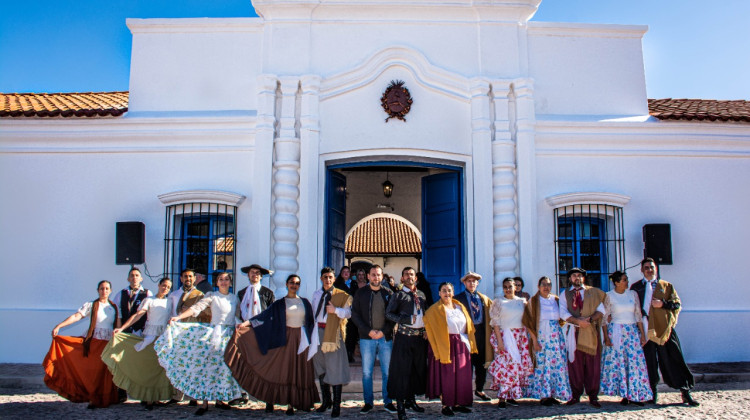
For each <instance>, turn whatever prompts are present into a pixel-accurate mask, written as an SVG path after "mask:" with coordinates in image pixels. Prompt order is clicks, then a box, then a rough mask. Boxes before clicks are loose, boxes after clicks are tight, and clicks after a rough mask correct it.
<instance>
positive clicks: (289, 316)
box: [284, 298, 305, 328]
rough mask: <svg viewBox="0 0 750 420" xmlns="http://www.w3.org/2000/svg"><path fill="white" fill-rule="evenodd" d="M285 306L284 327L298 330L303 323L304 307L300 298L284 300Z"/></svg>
mask: <svg viewBox="0 0 750 420" xmlns="http://www.w3.org/2000/svg"><path fill="white" fill-rule="evenodd" d="M284 303H285V304H286V326H287V327H290V328H300V327H302V324H304V323H305V305H304V303H302V299H300V298H284Z"/></svg>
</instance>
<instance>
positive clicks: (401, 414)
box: [396, 400, 407, 420]
mask: <svg viewBox="0 0 750 420" xmlns="http://www.w3.org/2000/svg"><path fill="white" fill-rule="evenodd" d="M396 412H397V413H398V420H406V419H407V417H406V407H405V406H404V400H396Z"/></svg>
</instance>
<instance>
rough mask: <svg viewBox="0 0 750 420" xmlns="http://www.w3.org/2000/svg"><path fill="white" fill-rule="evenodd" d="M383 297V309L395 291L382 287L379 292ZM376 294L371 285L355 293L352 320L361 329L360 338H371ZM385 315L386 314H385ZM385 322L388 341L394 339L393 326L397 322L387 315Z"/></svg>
mask: <svg viewBox="0 0 750 420" xmlns="http://www.w3.org/2000/svg"><path fill="white" fill-rule="evenodd" d="M379 295H380V297H381V299H383V309H386V308H388V302H389V301H390V300H391V297H392V296H393V292H391V291H390V290H389V289H386V288H385V287H381V288H380V293H379ZM374 296H375V293H373V290H372V289H371V288H370V286H366V287H363V288H361V289H358V290H357V293H355V294H354V299H353V301H352V322H354V324H355V325H356V326H357V330H358V331H359V338H363V339H367V340H369V339H370V335H369V334H370V330H372V311H371V310H370V308H371V307H372V299H373V297H374ZM384 315H385V314H384ZM384 318H385V324H384V325H383V334H384V335H385V340H386V341H391V340H393V326H394V325H395V323H394V322H393V321H391V320H389V319H388V318H387V317H385V316H384Z"/></svg>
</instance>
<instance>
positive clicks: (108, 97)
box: [0, 92, 128, 117]
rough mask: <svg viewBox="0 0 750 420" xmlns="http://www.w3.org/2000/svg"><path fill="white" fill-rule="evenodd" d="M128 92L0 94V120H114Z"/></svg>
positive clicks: (124, 107)
mask: <svg viewBox="0 0 750 420" xmlns="http://www.w3.org/2000/svg"><path fill="white" fill-rule="evenodd" d="M127 110H128V92H85V93H0V117H107V116H112V117H117V116H119V115H122V114H123V113H125V112H126V111H127Z"/></svg>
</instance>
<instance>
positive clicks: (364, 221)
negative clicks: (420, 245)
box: [344, 213, 422, 243]
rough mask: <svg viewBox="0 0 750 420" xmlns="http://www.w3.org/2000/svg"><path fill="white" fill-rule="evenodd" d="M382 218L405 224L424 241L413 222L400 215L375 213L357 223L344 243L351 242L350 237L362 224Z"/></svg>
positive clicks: (347, 233)
mask: <svg viewBox="0 0 750 420" xmlns="http://www.w3.org/2000/svg"><path fill="white" fill-rule="evenodd" d="M380 217H384V218H387V219H393V220H398V221H399V222H401V223H403V224H405V225H406V226H408V227H409V229H411V230H412V231H413V232H414V234H415V235H417V237H418V238H419V240H420V241H421V240H422V233H420V232H419V229H417V227H416V226H414V224H412V222H410V221H408V220H407V219H405V218H403V217H402V216H399V215H398V214H392V213H374V214H371V215H369V216H365V217H363V218H362V219H360V220H359V221H358V222H357V223H355V224H354V226H352V227H351V229H349V232H346V236H344V243H346V241H347V240H349V236H350V235H351V234H352V232H354V230H355V229H357V228H358V227H360V226H361V225H362V224H364V223H366V222H369V221H370V220H372V219H377V218H380Z"/></svg>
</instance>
